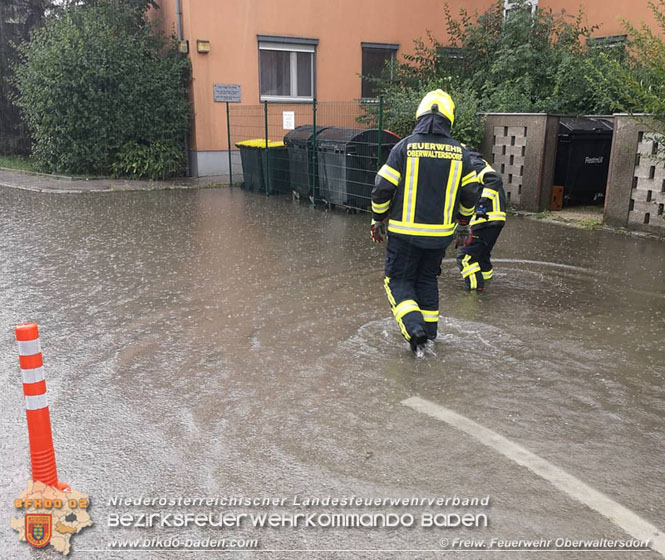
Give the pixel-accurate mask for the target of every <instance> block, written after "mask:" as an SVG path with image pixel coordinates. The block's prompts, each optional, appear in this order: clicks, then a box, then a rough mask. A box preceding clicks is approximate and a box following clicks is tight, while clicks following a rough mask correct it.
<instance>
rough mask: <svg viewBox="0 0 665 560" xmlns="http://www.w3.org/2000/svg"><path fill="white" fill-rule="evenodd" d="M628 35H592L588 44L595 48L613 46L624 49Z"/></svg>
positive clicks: (587, 41) (613, 47)
mask: <svg viewBox="0 0 665 560" xmlns="http://www.w3.org/2000/svg"><path fill="white" fill-rule="evenodd" d="M627 38H628V36H627V35H611V36H609V37H592V38H590V39H587V40H586V44H587V45H589V46H590V47H595V48H612V49H621V50H623V49H624V48H625V46H626V39H627Z"/></svg>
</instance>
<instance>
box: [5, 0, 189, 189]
mask: <svg viewBox="0 0 665 560" xmlns="http://www.w3.org/2000/svg"><path fill="white" fill-rule="evenodd" d="M139 4H140V5H138V7H137V2H136V0H97V1H96V2H94V3H89V4H87V5H83V6H73V7H72V6H70V7H67V8H66V9H61V10H59V11H58V13H57V14H55V15H54V17H52V18H49V20H48V21H47V22H46V24H45V26H44V27H43V28H41V29H39V30H38V31H37V32H36V33H35V34H34V36H33V38H32V39H31V41H30V42H29V43H26V44H24V45H23V46H22V47H21V48H20V49H19V52H20V64H18V65H17V66H16V69H15V71H16V86H17V88H18V91H19V94H18V96H17V99H16V102H17V104H18V105H19V106H20V107H21V109H22V110H23V114H24V116H25V119H26V122H27V123H28V126H29V127H30V130H31V132H32V135H33V138H34V150H33V154H34V156H35V157H36V158H37V161H38V162H39V163H40V164H41V165H42V166H43V167H44V168H45V169H46V170H49V171H57V172H69V173H90V174H110V173H115V174H123V175H124V174H126V175H134V176H148V177H152V178H157V177H163V176H166V175H171V174H176V173H179V172H180V171H181V168H182V166H183V164H184V149H183V139H184V135H185V134H186V132H187V130H188V125H189V101H188V94H187V88H188V84H189V79H190V68H189V61H188V59H187V58H186V57H184V56H183V55H182V54H180V53H179V52H178V51H177V48H176V45H175V40H174V39H173V38H166V37H164V36H163V35H162V34H161V33H159V32H158V31H157V30H156V29H155V28H154V27H153V25H152V24H151V23H149V22H148V21H146V19H145V18H144V15H145V12H144V11H143V12H141V11H139V10H141V9H144V8H145V7H147V5H148V4H149V2H140V3H139ZM142 6H143V7H142ZM139 16H140V17H139Z"/></svg>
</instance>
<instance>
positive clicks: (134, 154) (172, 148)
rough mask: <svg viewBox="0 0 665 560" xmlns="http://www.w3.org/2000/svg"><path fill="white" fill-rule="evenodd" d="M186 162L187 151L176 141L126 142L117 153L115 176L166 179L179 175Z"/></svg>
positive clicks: (114, 164)
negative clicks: (140, 143) (142, 143)
mask: <svg viewBox="0 0 665 560" xmlns="http://www.w3.org/2000/svg"><path fill="white" fill-rule="evenodd" d="M184 164H185V153H184V151H183V150H182V149H181V147H180V146H179V145H177V144H174V143H167V144H164V143H162V142H153V143H152V144H150V145H139V144H137V143H136V142H130V143H129V144H125V145H124V146H123V147H122V149H121V150H120V151H119V152H118V154H117V155H116V159H115V161H114V162H113V165H112V171H113V176H114V177H121V176H129V177H135V178H137V179H138V178H142V177H145V178H147V179H153V180H155V179H164V178H166V177H171V176H173V175H177V174H179V173H180V172H181V171H182V168H183V166H184Z"/></svg>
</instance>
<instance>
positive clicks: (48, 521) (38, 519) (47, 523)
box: [25, 513, 53, 548]
mask: <svg viewBox="0 0 665 560" xmlns="http://www.w3.org/2000/svg"><path fill="white" fill-rule="evenodd" d="M52 521H53V517H52V516H51V514H50V513H28V514H27V515H26V516H25V539H26V540H27V541H28V543H30V544H31V545H32V546H35V547H37V548H41V547H43V546H46V545H47V544H48V543H49V542H50V541H51V527H52Z"/></svg>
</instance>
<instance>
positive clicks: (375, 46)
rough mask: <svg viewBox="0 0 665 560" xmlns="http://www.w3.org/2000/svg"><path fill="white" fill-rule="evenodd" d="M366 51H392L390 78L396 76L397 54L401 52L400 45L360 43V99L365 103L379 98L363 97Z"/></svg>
mask: <svg viewBox="0 0 665 560" xmlns="http://www.w3.org/2000/svg"><path fill="white" fill-rule="evenodd" d="M365 50H375V51H390V54H391V58H390V77H391V78H392V77H393V76H394V75H395V63H396V62H397V52H398V51H399V43H368V42H364V41H363V42H361V43H360V98H361V99H362V100H364V101H367V100H372V99H377V97H366V96H364V95H363V88H364V86H365V78H364V76H365V72H364V71H363V55H364V54H365Z"/></svg>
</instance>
